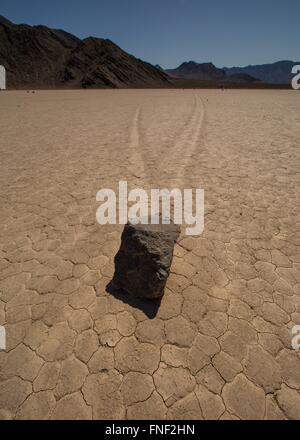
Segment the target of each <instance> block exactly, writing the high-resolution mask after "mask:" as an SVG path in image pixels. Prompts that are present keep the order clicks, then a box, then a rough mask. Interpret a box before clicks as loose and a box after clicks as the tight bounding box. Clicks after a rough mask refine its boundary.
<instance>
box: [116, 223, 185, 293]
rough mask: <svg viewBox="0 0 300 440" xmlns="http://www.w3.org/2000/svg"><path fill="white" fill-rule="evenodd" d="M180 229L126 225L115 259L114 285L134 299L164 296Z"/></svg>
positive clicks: (161, 225)
mask: <svg viewBox="0 0 300 440" xmlns="http://www.w3.org/2000/svg"><path fill="white" fill-rule="evenodd" d="M179 234H180V227H179V226H176V225H174V224H173V223H171V224H170V225H163V224H159V225H142V224H138V225H134V224H131V223H127V225H126V226H125V228H124V231H123V234H122V242H121V247H120V250H119V252H118V253H117V255H116V257H115V274H114V278H113V286H114V287H115V288H116V289H118V290H124V291H125V292H127V293H129V294H130V295H132V296H134V297H136V298H145V299H159V298H162V296H163V295H164V290H165V286H166V283H167V279H168V277H169V274H170V268H171V264H172V259H173V252H174V246H175V243H176V240H177V238H178V236H179Z"/></svg>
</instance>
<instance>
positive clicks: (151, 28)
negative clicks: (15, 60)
mask: <svg viewBox="0 0 300 440" xmlns="http://www.w3.org/2000/svg"><path fill="white" fill-rule="evenodd" d="M0 14H1V15H4V16H5V17H7V18H8V19H10V20H11V21H13V22H15V23H28V24H32V25H34V24H45V25H47V26H50V27H54V28H62V29H64V30H66V31H69V32H71V33H73V34H75V35H77V36H79V37H81V38H83V37H87V36H90V35H93V36H97V37H102V38H110V39H111V40H113V41H114V42H115V43H116V44H118V45H119V46H121V47H122V48H123V49H124V50H126V51H128V52H130V53H132V54H133V55H135V56H137V57H139V58H142V59H144V60H146V61H149V62H151V63H153V64H157V63H158V64H160V65H161V66H163V67H176V66H177V65H179V64H180V63H181V62H183V61H189V60H194V61H198V62H208V61H212V62H213V63H214V64H216V65H217V66H218V67H223V66H228V67H230V66H233V65H239V66H242V65H247V64H261V63H266V62H274V61H278V60H282V59H290V60H293V61H299V60H300V39H299V28H300V1H299V0H251V1H243V0H205V1H203V0H84V1H82V0H51V1H47V2H46V1H40V0H0Z"/></svg>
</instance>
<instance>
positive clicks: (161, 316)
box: [0, 90, 300, 419]
mask: <svg viewBox="0 0 300 440" xmlns="http://www.w3.org/2000/svg"><path fill="white" fill-rule="evenodd" d="M0 133H1V136H0V163H1V165H0V166H1V172H0V204H1V210H0V224H1V229H0V295H1V296H0V324H1V325H4V326H5V328H6V332H7V343H8V347H7V351H6V352H2V353H0V418H8V419H10V418H16V419H36V418H38V419H49V418H51V419H57V418H62V419H69V418H71V419H74V418H85V419H90V418H94V419H99V418H100V419H102V418H110V419H114V418H119V419H124V418H129V419H133V418H145V419H153V418H158V419H162V418H170V419H172V418H181V419H182V418H187V419H202V418H203V419H228V418H230V419H237V418H240V419H263V418H265V419H285V418H288V419H299V418H300V394H299V389H300V356H299V352H296V351H294V350H292V346H291V344H292V337H293V335H292V328H293V327H294V326H295V325H300V234H299V215H300V209H299V169H300V161H299V156H300V149H299V139H300V100H299V94H298V93H297V92H292V91H226V92H222V91H200V90H195V91H193V90H191V91H182V90H177V91H175V90H170V91H165V90H162V91H152V90H148V91H59V92H50V91H49V92H42V91H39V92H37V93H35V94H31V93H30V94H27V93H26V92H3V93H1V94H0ZM121 179H125V180H128V181H129V183H130V185H131V187H134V186H139V187H145V188H149V187H150V186H152V187H154V188H162V187H163V186H167V187H169V188H172V187H174V186H176V185H178V186H181V187H183V186H185V187H187V188H189V187H193V188H196V187H200V188H204V189H205V194H206V215H205V232H204V234H203V236H201V237H192V238H187V237H184V236H182V237H181V238H180V240H179V243H178V245H177V246H176V250H175V252H176V257H175V258H174V264H173V267H172V273H171V276H170V278H169V281H168V285H167V289H166V294H165V297H164V299H163V301H162V304H161V306H160V308H159V310H158V312H157V315H156V317H155V318H154V319H151V317H150V318H149V316H147V315H146V314H145V313H144V312H143V311H142V310H141V309H140V308H139V307H138V305H137V304H133V303H131V305H130V304H128V303H127V302H126V298H124V301H122V299H121V298H119V299H117V298H116V297H115V296H112V295H110V294H109V293H107V292H106V286H107V284H108V283H109V282H110V280H111V278H112V275H113V258H114V255H115V253H116V251H117V250H118V247H119V244H120V236H121V232H122V227H120V226H99V225H98V224H97V223H96V218H95V215H96V209H97V207H98V206H99V204H97V203H96V192H97V191H98V190H99V189H101V188H103V187H107V188H116V187H117V183H118V181H119V180H121ZM150 312H151V310H150ZM152 318H153V316H152Z"/></svg>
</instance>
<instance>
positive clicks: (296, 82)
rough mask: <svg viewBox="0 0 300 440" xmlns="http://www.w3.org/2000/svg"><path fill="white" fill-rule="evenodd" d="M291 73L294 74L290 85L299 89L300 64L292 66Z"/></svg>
mask: <svg viewBox="0 0 300 440" xmlns="http://www.w3.org/2000/svg"><path fill="white" fill-rule="evenodd" d="M292 74H293V75H296V76H294V78H293V79H292V87H293V89H294V90H300V65H297V66H294V67H293V68H292Z"/></svg>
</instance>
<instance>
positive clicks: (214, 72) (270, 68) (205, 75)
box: [165, 61, 300, 84]
mask: <svg viewBox="0 0 300 440" xmlns="http://www.w3.org/2000/svg"><path fill="white" fill-rule="evenodd" d="M295 64H300V62H295V61H278V62H277V63H273V64H263V65H257V66H247V67H231V68H228V67H223V69H219V68H218V67H216V66H215V65H214V64H212V63H196V62H194V61H189V62H185V63H182V64H181V65H180V66H179V67H177V68H176V69H167V70H165V71H166V72H167V73H168V75H170V76H171V77H173V78H182V79H197V80H222V81H233V82H246V83H251V82H252V83H253V82H256V81H262V82H264V83H267V84H288V83H290V82H291V80H292V77H293V75H292V73H291V72H292V67H293V66H294V65H295Z"/></svg>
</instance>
